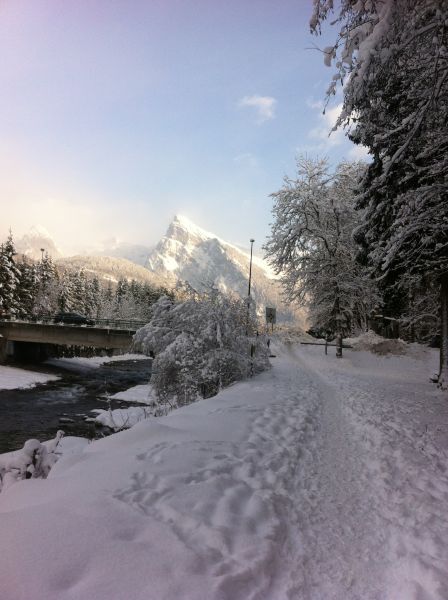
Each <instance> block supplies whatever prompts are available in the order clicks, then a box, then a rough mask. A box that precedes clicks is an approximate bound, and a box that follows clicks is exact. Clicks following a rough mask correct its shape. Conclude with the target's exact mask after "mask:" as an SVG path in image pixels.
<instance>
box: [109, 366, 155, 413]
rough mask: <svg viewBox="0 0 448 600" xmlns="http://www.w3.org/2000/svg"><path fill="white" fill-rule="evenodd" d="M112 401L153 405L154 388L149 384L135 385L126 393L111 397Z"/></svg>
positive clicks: (118, 393)
mask: <svg viewBox="0 0 448 600" xmlns="http://www.w3.org/2000/svg"><path fill="white" fill-rule="evenodd" d="M146 358H148V357H146ZM111 399H113V400H123V401H125V402H140V404H151V403H152V402H154V397H153V392H152V387H151V385H150V384H149V383H143V384H140V385H134V386H133V387H131V388H129V389H128V390H125V391H124V392H117V393H116V394H114V395H113V396H111Z"/></svg>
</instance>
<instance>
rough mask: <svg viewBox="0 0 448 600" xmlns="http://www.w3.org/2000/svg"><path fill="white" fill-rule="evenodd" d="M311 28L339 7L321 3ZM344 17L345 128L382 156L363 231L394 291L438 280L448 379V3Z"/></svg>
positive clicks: (373, 9) (424, 0)
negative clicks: (400, 284) (412, 281)
mask: <svg viewBox="0 0 448 600" xmlns="http://www.w3.org/2000/svg"><path fill="white" fill-rule="evenodd" d="M314 4H315V10H314V13H313V17H312V20H311V28H312V29H313V30H314V31H319V29H320V26H321V23H322V21H323V20H324V19H325V18H326V17H327V15H328V13H329V12H330V11H331V10H332V9H333V3H332V2H328V1H327V0H315V2H314ZM338 10H339V14H338V17H337V19H336V20H337V21H339V22H340V23H342V28H341V29H340V34H339V38H338V40H337V42H336V43H335V45H334V46H332V47H328V48H325V50H324V53H325V60H326V63H327V64H329V65H330V64H331V62H332V60H335V62H336V68H337V73H336V74H335V76H334V77H333V82H332V84H331V86H330V90H329V92H330V93H332V92H334V91H335V85H336V82H337V81H338V80H344V79H345V78H346V76H347V75H350V78H349V80H348V82H347V83H346V85H345V87H344V107H343V111H342V114H341V116H340V118H339V122H338V124H339V125H341V124H345V125H347V124H349V123H350V122H352V123H353V124H354V128H352V130H351V132H350V134H349V135H350V137H351V138H352V139H353V140H354V141H355V142H357V143H361V144H364V145H365V146H367V148H368V149H369V152H370V154H371V155H372V157H373V160H372V163H371V165H370V166H369V169H368V171H367V174H366V176H365V178H364V180H363V182H362V193H361V196H360V199H359V206H360V207H362V208H364V209H365V221H364V225H363V226H362V227H361V228H360V229H359V231H358V232H357V240H358V241H359V242H361V243H362V244H363V247H364V255H365V257H366V259H367V260H368V263H369V264H370V265H371V267H372V269H373V271H374V272H375V274H376V276H377V278H378V279H379V280H381V281H382V282H383V285H384V286H385V287H388V288H390V287H391V286H392V285H394V284H396V283H397V282H403V289H405V288H406V282H407V281H409V279H408V276H409V275H412V276H416V277H419V278H420V280H425V281H428V282H431V283H430V285H431V286H432V285H437V286H438V288H439V293H440V314H441V321H442V324H441V329H442V343H441V352H440V373H439V382H440V385H442V386H446V385H448V251H447V250H448V227H447V223H448V201H447V200H448V135H447V124H448V51H447V48H448V28H447V25H446V24H447V20H448V4H447V2H446V0H443V1H442V2H441V1H440V0H394V1H393V2H357V3H354V2H352V1H351V0H342V1H341V3H340V6H339V8H338Z"/></svg>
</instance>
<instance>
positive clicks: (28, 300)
mask: <svg viewBox="0 0 448 600" xmlns="http://www.w3.org/2000/svg"><path fill="white" fill-rule="evenodd" d="M17 267H18V269H19V272H20V283H19V286H18V289H17V296H18V301H19V305H20V316H21V317H22V316H25V315H31V314H32V312H33V309H34V306H35V303H36V298H37V295H38V292H39V272H38V269H37V267H36V265H35V264H34V263H32V262H29V261H28V260H27V259H26V258H25V257H24V258H23V260H22V262H21V263H19V264H18V265H17Z"/></svg>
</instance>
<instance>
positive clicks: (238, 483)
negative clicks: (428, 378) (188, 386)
mask: <svg viewBox="0 0 448 600" xmlns="http://www.w3.org/2000/svg"><path fill="white" fill-rule="evenodd" d="M364 354H365V355H366V354H367V353H356V357H355V358H350V357H347V358H344V359H343V360H342V361H338V360H336V359H334V358H333V357H331V356H328V357H324V356H323V353H322V349H321V348H319V349H317V348H313V347H312V348H309V347H307V348H306V349H301V348H291V349H290V350H289V351H288V350H286V351H284V352H283V353H281V355H280V356H279V357H278V358H277V359H274V360H275V363H274V365H275V366H274V368H273V369H272V370H271V371H270V372H268V373H264V374H262V375H261V376H258V377H256V378H254V380H252V381H250V382H245V383H241V384H238V385H235V386H233V387H232V388H229V389H227V390H225V391H224V392H223V393H222V394H220V395H219V396H217V397H215V398H211V399H208V400H205V401H200V402H198V403H196V404H193V405H190V406H188V407H186V408H184V409H181V410H178V411H175V412H173V413H171V414H170V415H169V416H168V417H164V418H159V419H154V420H149V421H146V422H143V423H141V424H138V425H136V426H135V427H134V428H133V429H131V430H129V431H126V432H123V433H120V434H117V435H115V436H112V437H110V438H107V439H105V440H102V441H101V442H97V443H95V444H92V445H91V446H89V448H88V449H87V450H86V451H85V452H83V453H82V454H81V455H79V456H78V457H68V458H66V459H62V460H61V461H60V462H59V463H58V464H57V465H56V467H55V468H54V469H53V471H52V472H51V475H50V478H49V479H48V480H46V481H42V480H29V481H26V482H23V483H20V484H16V485H14V486H13V487H11V488H10V489H9V490H7V492H6V493H4V494H2V495H1V496H0V533H1V535H0V556H1V558H0V598H1V600H75V599H76V600H81V599H82V600H86V599H87V600H90V599H91V600H103V599H106V598H107V599H108V600H110V599H113V600H153V599H154V600H156V599H157V600H159V599H164V600H183V599H185V600H262V599H264V600H293V599H298V600H301V599H304V600H309V599H312V600H364V599H366V600H370V599H371V600H373V599H375V600H405V599H406V600H414V599H415V600H428V599H437V600H442V599H446V598H447V597H448V578H447V572H448V535H447V534H448V525H447V519H446V515H447V514H448V510H447V509H448V481H447V471H446V464H447V462H446V445H445V442H446V439H445V437H444V435H445V433H447V432H448V409H447V406H446V401H444V400H443V398H442V396H441V394H438V393H437V392H435V391H432V389H431V388H430V387H429V386H428V384H427V383H426V382H425V381H424V380H423V379H422V374H421V373H420V372H418V369H417V362H415V365H413V364H412V361H411V363H409V360H408V359H406V360H408V363H409V364H410V365H411V367H412V368H413V367H414V366H415V369H414V372H412V371H409V364H408V363H406V364H407V366H408V371H407V372H406V374H405V376H403V375H402V374H401V373H402V371H400V370H399V369H398V370H397V369H391V368H389V369H388V367H391V365H392V366H394V364H393V361H392V362H391V361H389V362H387V359H382V360H383V362H381V360H380V359H379V358H375V357H372V358H371V360H370V359H369V361H370V362H369V361H368V362H367V363H365V364H364V363H363V361H362V360H360V359H359V357H361V358H362V357H363V356H364ZM353 356H354V355H353ZM364 358H365V357H364ZM366 365H368V366H366Z"/></svg>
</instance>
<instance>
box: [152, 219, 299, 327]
mask: <svg viewBox="0 0 448 600" xmlns="http://www.w3.org/2000/svg"><path fill="white" fill-rule="evenodd" d="M249 262H250V254H249V253H248V252H245V251H243V250H241V249H240V248H237V247H236V246H234V245H233V244H230V243H228V242H226V241H224V240H222V239H220V238H219V237H218V236H216V235H215V234H213V233H210V232H208V231H205V230H204V229H201V228H200V227H198V226H197V225H195V224H194V223H192V222H191V221H190V220H189V219H187V218H186V217H183V216H180V215H177V216H176V217H175V218H174V219H173V221H172V222H171V223H170V225H169V227H168V230H167V232H166V234H165V236H164V237H163V238H162V239H161V240H160V241H159V243H158V244H157V246H156V247H155V248H154V249H153V250H152V251H151V253H150V255H149V258H148V262H147V265H146V266H147V268H148V269H149V270H150V271H151V272H152V273H154V274H158V275H159V276H161V277H163V278H165V279H166V280H168V281H171V282H172V283H173V284H174V283H176V281H178V280H183V281H187V282H188V283H189V284H190V285H191V286H192V287H193V288H194V289H196V290H198V291H201V290H204V289H206V288H209V287H210V286H212V285H213V286H215V287H217V288H218V289H220V290H222V291H223V292H231V293H235V294H237V295H239V296H241V297H246V296H247V292H248V277H249ZM251 291H252V295H253V297H254V300H255V302H256V305H257V310H258V312H259V314H262V313H264V309H265V307H266V306H275V307H277V310H278V316H279V317H280V318H281V319H282V320H292V319H294V320H297V319H298V318H299V320H304V315H303V314H302V315H300V313H298V312H297V311H296V310H294V309H293V308H291V307H290V306H288V305H285V304H284V303H283V302H282V299H281V287H280V284H279V282H278V281H277V279H276V278H275V275H274V273H273V272H272V270H271V269H270V267H269V265H268V264H267V263H266V262H265V261H264V260H263V259H261V258H259V257H256V256H254V257H253V262H252V290H251Z"/></svg>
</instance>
